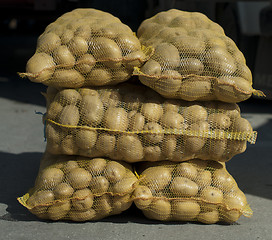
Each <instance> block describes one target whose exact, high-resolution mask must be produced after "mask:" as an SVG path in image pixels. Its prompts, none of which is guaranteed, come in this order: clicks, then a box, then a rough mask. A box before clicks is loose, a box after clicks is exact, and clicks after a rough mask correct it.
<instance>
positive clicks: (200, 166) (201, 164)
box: [187, 159, 209, 171]
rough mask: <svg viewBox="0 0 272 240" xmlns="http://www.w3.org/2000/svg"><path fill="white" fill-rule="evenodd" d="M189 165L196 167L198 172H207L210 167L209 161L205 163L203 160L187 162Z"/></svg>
mask: <svg viewBox="0 0 272 240" xmlns="http://www.w3.org/2000/svg"><path fill="white" fill-rule="evenodd" d="M187 163H190V164H191V165H193V166H194V167H196V168H197V170H198V171H202V170H205V169H206V168H207V167H208V163H209V162H208V161H203V160H201V159H191V160H189V161H187Z"/></svg>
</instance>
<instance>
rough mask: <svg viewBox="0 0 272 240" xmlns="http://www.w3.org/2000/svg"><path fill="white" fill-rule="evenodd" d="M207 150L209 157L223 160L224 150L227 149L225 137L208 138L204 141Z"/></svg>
mask: <svg viewBox="0 0 272 240" xmlns="http://www.w3.org/2000/svg"><path fill="white" fill-rule="evenodd" d="M206 144H207V152H208V155H209V157H210V159H213V160H217V161H225V152H226V150H227V140H226V139H216V140H215V139H209V140H207V142H206Z"/></svg>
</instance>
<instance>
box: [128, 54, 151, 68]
mask: <svg viewBox="0 0 272 240" xmlns="http://www.w3.org/2000/svg"><path fill="white" fill-rule="evenodd" d="M146 58H147V56H146V55H145V54H144V53H143V52H142V51H135V52H131V53H129V54H126V55H125V56H124V64H125V66H126V68H127V69H131V70H132V69H133V68H134V67H141V66H142V65H143V63H144V62H145V60H146Z"/></svg>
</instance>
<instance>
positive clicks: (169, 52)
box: [152, 42, 180, 69]
mask: <svg viewBox="0 0 272 240" xmlns="http://www.w3.org/2000/svg"><path fill="white" fill-rule="evenodd" d="M152 58H153V59H154V60H156V61H158V62H159V63H160V65H161V66H162V68H163V69H165V68H169V67H170V68H175V67H178V66H179V63H180V57H179V51H178V49H177V48H176V47H174V46H173V45H172V44H170V43H166V42H165V43H161V44H158V45H157V46H156V48H155V52H154V55H153V56H152Z"/></svg>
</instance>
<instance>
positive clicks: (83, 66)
mask: <svg viewBox="0 0 272 240" xmlns="http://www.w3.org/2000/svg"><path fill="white" fill-rule="evenodd" d="M95 64H96V60H95V58H94V57H93V56H92V55H91V54H84V55H83V56H81V57H80V58H79V59H77V61H76V63H75V68H76V70H78V71H79V72H80V73H81V74H87V73H89V72H90V71H91V70H92V69H93V67H94V66H95Z"/></svg>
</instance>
